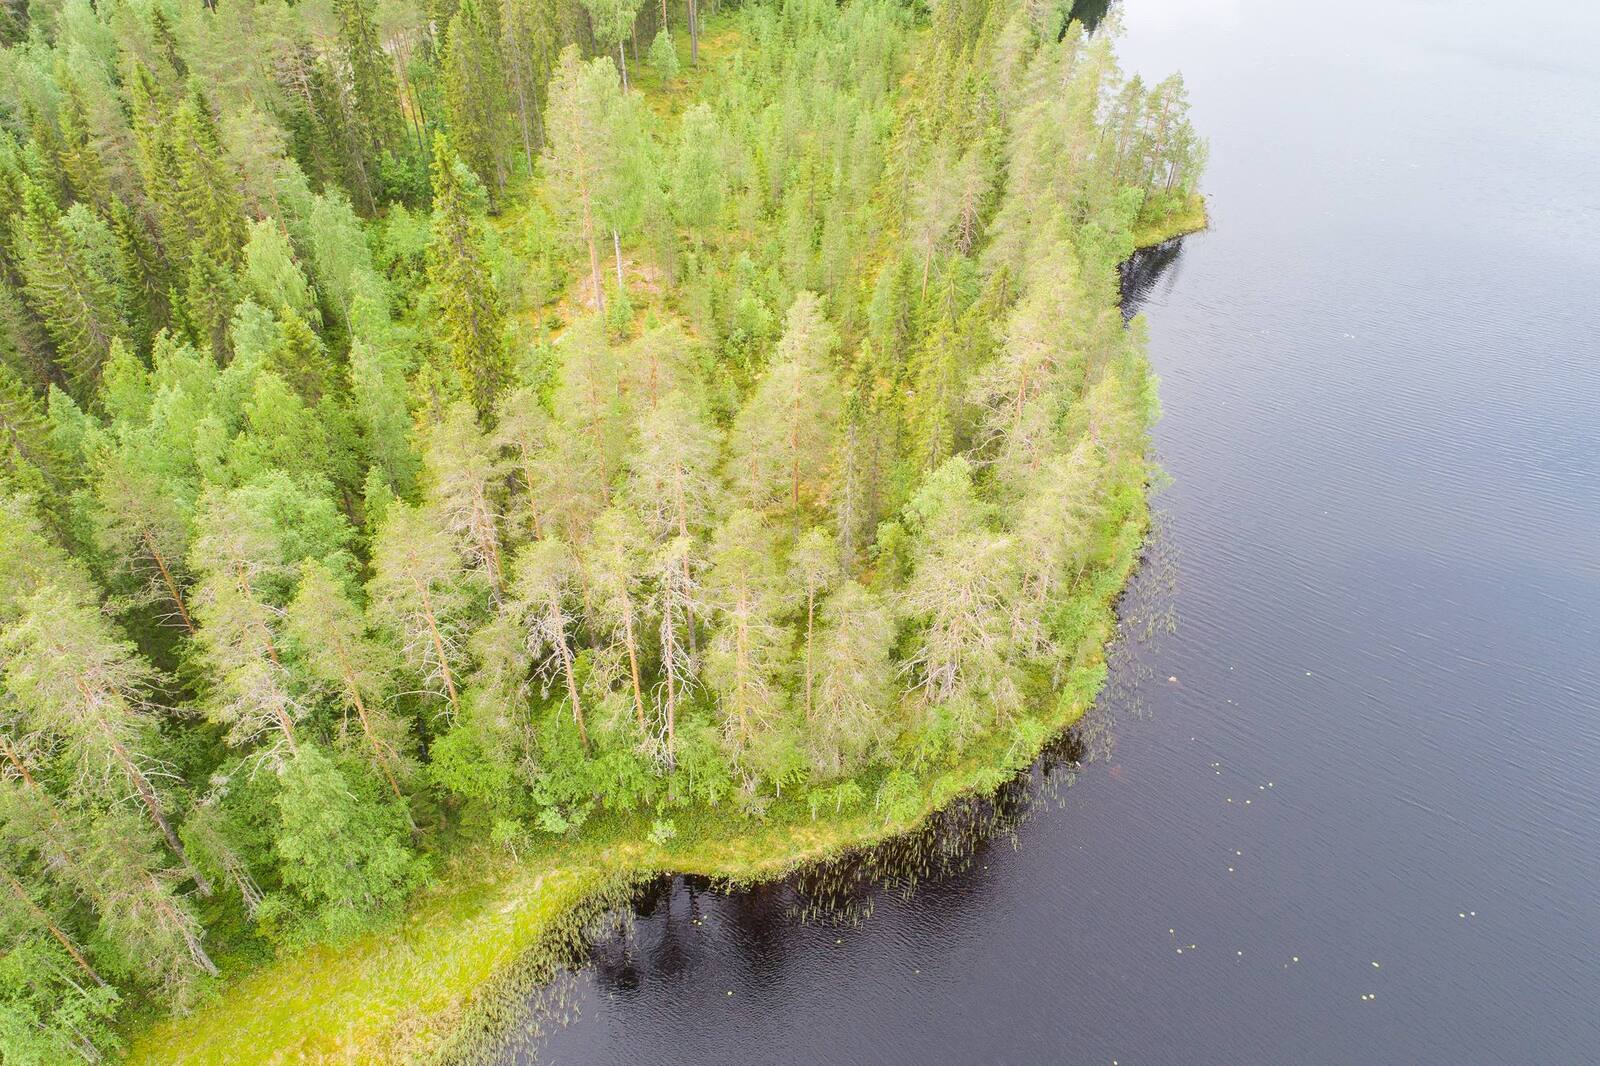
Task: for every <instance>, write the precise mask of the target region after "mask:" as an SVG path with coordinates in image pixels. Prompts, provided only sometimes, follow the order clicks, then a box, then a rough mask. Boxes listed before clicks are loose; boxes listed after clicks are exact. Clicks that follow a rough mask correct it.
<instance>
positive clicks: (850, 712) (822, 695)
mask: <svg viewBox="0 0 1600 1066" xmlns="http://www.w3.org/2000/svg"><path fill="white" fill-rule="evenodd" d="M821 617H822V625H821V628H820V629H819V630H818V631H817V633H816V637H815V642H814V644H813V642H811V641H808V642H807V655H808V661H809V663H810V670H811V672H813V673H814V674H815V677H816V683H815V690H814V694H813V698H812V700H811V701H810V703H809V710H808V713H807V715H806V745H807V748H808V750H809V751H810V753H811V759H812V763H813V765H814V766H815V767H816V768H817V770H818V771H819V772H820V773H822V774H823V775H825V776H836V775H840V774H846V773H851V772H853V771H854V770H856V769H858V768H860V767H862V766H864V765H866V764H868V763H869V762H871V761H873V760H874V759H875V758H876V757H877V756H878V755H879V754H880V753H881V752H882V751H883V749H884V746H885V745H886V744H887V743H888V741H889V738H890V736H891V735H892V732H893V720H892V718H891V715H892V713H893V710H894V699H893V694H894V681H895V673H896V669H895V663H894V659H893V651H894V638H895V625H894V616H893V614H892V613H891V612H890V611H889V608H888V607H887V606H886V605H885V604H884V603H883V601H882V600H881V599H880V598H879V597H878V596H876V595H875V594H874V593H872V592H869V591H868V590H866V589H865V588H863V587H862V586H861V585H860V584H858V583H857V582H854V581H845V582H843V583H842V584H840V585H839V586H838V588H837V589H835V590H834V591H833V592H832V593H831V594H830V595H829V596H828V598H827V599H825V600H824V601H823V602H822V609H821Z"/></svg>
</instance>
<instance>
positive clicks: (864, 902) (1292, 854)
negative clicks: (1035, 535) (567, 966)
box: [506, 0, 1600, 1066]
mask: <svg viewBox="0 0 1600 1066" xmlns="http://www.w3.org/2000/svg"><path fill="white" fill-rule="evenodd" d="M1121 17H1122V19H1123V21H1124V23H1125V27H1126V35H1125V38H1124V40H1123V42H1122V46H1121V55H1122V58H1123V61H1124V64H1125V66H1127V67H1128V68H1129V69H1131V70H1137V71H1140V72H1142V73H1144V74H1145V75H1146V76H1147V77H1151V76H1154V77H1160V76H1161V75H1163V74H1165V73H1166V72H1168V71H1170V70H1173V69H1181V70H1182V71H1183V73H1184V75H1185V78H1186V79H1187V81H1188V85H1189V89H1190V92H1191V95H1192V98H1193V102H1194V118H1195V124H1196V126H1197V127H1198V128H1199V129H1201V130H1202V131H1203V132H1204V133H1205V134H1206V135H1207V136H1208V137H1209V138H1210V142H1211V165H1210V169H1209V172H1208V175H1207V179H1206V181H1205V188H1206V191H1207V192H1208V194H1209V198H1210V203H1211V210H1212V218H1213V223H1214V224H1213V228H1212V230H1211V231H1210V232H1208V233H1205V234H1203V235H1199V236H1196V237H1193V238H1190V239H1187V240H1185V241H1183V242H1181V243H1180V244H1178V245H1175V246H1170V247H1168V248H1165V249H1161V250H1159V251H1158V252H1156V253H1152V254H1148V255H1146V256H1144V257H1142V258H1141V259H1140V260H1139V261H1138V262H1136V263H1134V264H1132V265H1131V267H1130V270H1129V276H1128V279H1127V280H1128V287H1129V290H1130V291H1129V297H1128V298H1129V301H1130V304H1131V306H1136V307H1137V308H1138V309H1139V310H1141V311H1143V312H1144V313H1145V314H1146V315H1148V317H1149V319H1150V325H1151V333H1152V343H1151V358H1152V361H1153V363H1154V365H1155V368H1156V370H1157V372H1158V373H1159V374H1160V375H1161V378H1162V383H1163V384H1162V390H1161V391H1162V398H1163V403H1164V405H1165V411H1166V414H1165V418H1164V419H1163V421H1162V422H1161V423H1160V424H1159V425H1158V426H1157V428H1156V431H1155V443H1156V448H1157V450H1158V452H1159V455H1160V457H1161V460H1162V463H1163V465H1164V466H1165V468H1166V470H1167V471H1168V472H1169V473H1170V474H1171V478H1172V481H1171V484H1170V486H1168V487H1166V488H1165V489H1164V490H1163V491H1162V492H1161V494H1160V495H1159V497H1158V498H1157V501H1156V504H1157V509H1158V511H1159V514H1160V522H1159V533H1158V536H1157V538H1156V541H1155V543H1154V544H1153V545H1152V548H1151V551H1150V553H1149V558H1148V559H1147V561H1146V565H1145V567H1144V569H1143V570H1142V571H1141V573H1140V575H1139V577H1138V579H1137V582H1136V587H1135V588H1134V590H1133V591H1132V593H1131V594H1130V596H1129V597H1128V603H1127V617H1128V620H1129V621H1128V626H1127V628H1128V629H1129V630H1130V639H1129V640H1128V641H1127V642H1126V643H1125V645H1124V646H1123V647H1122V648H1121V649H1120V650H1119V651H1118V653H1117V655H1116V657H1115V669H1114V676H1113V680H1112V683H1111V686H1110V689H1109V691H1108V693H1107V696H1106V698H1105V699H1104V700H1103V704H1104V705H1103V706H1102V707H1101V708H1100V709H1099V710H1098V711H1097V712H1096V714H1095V716H1094V721H1093V722H1091V723H1090V724H1089V725H1088V726H1087V727H1086V728H1085V729H1084V730H1083V731H1082V734H1081V735H1079V736H1077V737H1074V738H1071V739H1070V741H1069V742H1068V743H1066V744H1065V745H1063V746H1062V747H1061V750H1059V751H1058V752H1056V753H1055V758H1054V759H1053V760H1052V761H1051V767H1052V768H1044V767H1041V768H1039V769H1037V770H1036V771H1035V773H1034V775H1033V777H1032V779H1031V781H1028V782H1023V783H1019V785H1018V786H1016V787H1015V788H1013V789H1010V790H1008V791H1007V794H1006V795H1004V796H1002V797H1001V799H1000V801H998V803H997V804H996V805H994V807H995V809H993V810H991V809H990V808H989V807H988V805H978V807H977V808H973V809H968V810H965V811H962V812H957V813H956V814H954V815H952V816H951V817H950V818H949V819H947V820H946V822H945V824H944V825H943V827H942V829H941V831H940V832H939V833H938V834H935V835H934V836H932V837H930V838H928V839H927V844H928V846H927V847H925V848H923V849H922V850H920V851H918V852H917V855H916V862H915V866H916V869H917V871H918V873H919V877H918V879H917V883H916V885H915V886H914V888H915V890H914V891H911V892H909V893H908V892H907V888H908V884H907V879H906V878H905V877H903V876H892V875H895V874H896V871H895V870H894V869H893V868H892V863H889V862H885V863H882V864H880V868H879V869H875V870H870V871H867V872H865V873H862V872H860V871H852V870H845V871H841V872H840V878H839V881H838V882H837V883H835V884H832V885H830V886H829V891H828V892H825V893H820V894H819V890H818V887H817V886H815V885H807V884H803V883H802V884H786V885H777V886H768V887H764V888H760V889H755V890H751V891H745V892H737V893H732V894H722V893H717V892H713V891H709V890H707V889H706V887H705V886H703V885H691V884H687V883H684V882H682V881H681V880H680V881H678V882H674V883H672V884H668V885H664V886H659V887H658V889H657V890H656V891H655V892H653V893H649V894H647V895H646V896H645V897H641V899H640V901H639V911H640V912H641V915H642V916H641V917H639V918H638V919H637V920H636V921H635V923H634V927H633V930H632V932H631V934H630V935H628V936H626V937H624V936H615V937H611V938H608V939H605V940H602V942H601V943H600V944H599V945H598V946H597V948H596V950H595V954H594V958H593V959H592V960H591V961H590V962H589V963H588V964H587V965H586V966H584V967H583V968H581V969H580V970H579V971H577V972H576V973H575V974H574V975H572V976H570V977H569V978H567V979H566V981H565V982H564V983H562V984H560V985H559V986H558V991H559V993H560V995H559V996H558V997H557V1000H558V1006H557V1013H558V1014H562V1015H564V1014H568V1013H570V1014H572V1015H573V1017H572V1018H571V1020H570V1021H569V1022H567V1023H566V1024H556V1025H550V1026H548V1027H547V1028H548V1029H549V1031H548V1032H547V1033H546V1034H545V1035H543V1036H542V1037H540V1038H537V1039H532V1038H530V1039H527V1040H523V1041H518V1042H516V1044H517V1046H515V1047H514V1048H511V1049H509V1050H508V1051H507V1053H506V1057H507V1059H508V1060H510V1061H521V1060H527V1061H534V1058H535V1056H537V1060H538V1061H547V1062H557V1063H574V1064H611V1063H615V1064H636V1063H685V1064H688V1063H695V1064H720V1063H729V1064H733V1063H738V1064H752V1063H857V1062H869V1063H906V1064H913V1063H915V1064H928V1063H977V1062H985V1063H1044V1062H1050V1063H1057V1062H1068V1063H1098V1064H1111V1063H1116V1064H1119V1066H1129V1064H1140V1063H1161V1064H1167V1063H1194V1064H1206V1063H1297V1064H1313V1063H1406V1064H1411V1063H1429V1064H1432V1063H1437V1064H1466V1063H1484V1064H1490V1063H1494V1064H1499V1063H1505V1062H1547V1063H1577V1062H1586V1061H1595V1060H1596V1057H1597V1056H1600V299H1597V296H1600V291H1597V290H1600V61H1597V60H1596V59H1595V58H1594V57H1595V56H1596V55H1597V54H1600V9H1597V8H1595V7H1594V6H1591V5H1590V4H1587V3H1581V2H1577V0H1569V2H1556V0H1530V2H1528V3H1524V4H1519V5H1503V4H1498V3H1488V2H1483V0H1451V2H1443V0H1440V2H1433V3H1428V2H1419V0H1386V2H1382V3H1378V2H1374V0H1355V2H1351V3H1343V4H1338V5H1329V4H1326V3H1314V2H1311V0H1271V2H1266V0H1259V2H1258V0H1129V2H1128V3H1127V4H1125V5H1122V6H1121ZM1169 617H1170V618H1171V619H1172V620H1173V621H1175V626H1173V627H1171V628H1170V631H1169V627H1168V626H1167V625H1166V624H1165V622H1166V620H1167V619H1168V618H1169ZM1080 759H1081V760H1084V764H1083V766H1082V768H1081V771H1080V772H1078V773H1076V774H1074V773H1072V771H1071V767H1072V763H1073V761H1074V760H1080ZM1069 781H1071V787H1065V786H1066V785H1067V784H1068V782H1069ZM980 808H981V809H980ZM880 875H890V876H887V880H888V882H889V883H887V884H881V882H882V881H883V880H884V879H885V877H884V876H880ZM808 908H809V909H810V910H812V911H817V912H820V913H812V914H810V915H807V914H806V913H805V912H806V911H807V910H808Z"/></svg>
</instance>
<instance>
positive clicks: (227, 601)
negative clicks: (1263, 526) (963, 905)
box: [0, 0, 1205, 1066]
mask: <svg viewBox="0 0 1600 1066" xmlns="http://www.w3.org/2000/svg"><path fill="white" fill-rule="evenodd" d="M1070 8H1071V5H1070V4H1068V5H1065V6H1062V5H1053V6H1052V5H1033V4H1027V5H1022V4H1014V3H1011V2H1008V0H943V2H941V3H939V4H936V5H934V6H933V7H932V8H931V9H928V8H924V7H922V6H920V5H916V4H910V5H908V4H905V3H902V2H900V0H850V2H847V3H844V4H842V5H836V4H834V3H832V2H830V0H781V2H777V0H751V2H749V3H744V4H740V5H716V4H713V5H710V6H709V10H706V11H700V10H698V8H697V5H696V4H695V2H694V0H690V3H689V7H688V9H687V11H686V12H683V13H681V14H682V16H683V22H682V23H681V25H682V27H683V29H684V31H685V33H684V36H685V37H686V38H687V40H686V41H685V40H683V39H677V38H675V37H674V35H673V29H672V27H673V25H674V19H675V18H676V16H674V15H671V13H669V11H668V8H667V6H666V5H662V7H661V8H660V14H659V16H658V15H657V13H656V9H655V8H654V7H653V6H651V5H642V4H641V3H640V2H639V0H581V2H580V0H504V2H503V3H502V2H500V0H459V3H455V2H450V0H443V2H441V3H439V4H434V3H428V4H419V3H415V2H414V0H395V2H394V3H392V4H391V5H390V6H389V7H388V8H383V9H380V8H378V7H375V6H374V5H372V4H371V3H369V2H368V0H336V2H335V3H334V5H333V8H332V10H331V11H328V10H324V9H322V8H316V7H313V6H311V5H291V4H288V3H285V2H283V0H259V3H258V4H256V5H255V6H250V5H244V4H229V3H224V4H222V5H220V6H209V5H201V6H198V7H189V6H180V5H174V4H169V3H167V2H166V0H128V2H127V3H126V5H122V4H114V3H111V2H109V0H102V2H101V3H98V4H94V5H91V4H90V3H89V2H88V0H63V3H62V4H61V5H60V9H59V10H55V9H54V8H47V7H45V6H43V5H38V6H35V7H30V8H27V9H24V10H23V12H22V16H21V17H20V20H19V19H13V20H11V21H3V20H0V42H3V44H4V45H5V47H4V50H3V51H0V428H3V429H4V430H5V433H4V434H3V435H0V563H3V564H4V570H5V572H6V574H7V577H8V581H7V583H6V584H5V586H4V587H0V868H3V869H4V870H5V871H6V882H5V884H4V885H0V889H4V891H0V943H3V945H4V950H3V952H0V1064H3V1066H33V1064H42V1063H53V1062H58V1061H63V1060H65V1059H81V1060H84V1061H89V1062H96V1061H101V1060H103V1059H105V1058H108V1057H109V1058H116V1057H121V1056H124V1055H126V1056H127V1057H128V1058H129V1059H130V1060H131V1061H135V1062H188V1063H206V1062H217V1063H223V1062H227V1063H232V1062H240V1061H258V1060H273V1061H286V1060H318V1059H339V1060H354V1061H441V1062H443V1061H458V1060H465V1059H471V1058H475V1057H481V1056H486V1055H490V1054H492V1053H493V1051H494V1047H495V1042H494V1034H495V1033H496V1032H497V1031H498V1030H500V1029H502V1028H503V1027H504V1026H505V1025H506V1024H507V1023H508V1022H510V1021H512V1020H514V1019H515V1018H516V1017H517V1006H518V1004H519V1003H520V1002H521V1000H522V998H523V997H524V996H525V994H526V993H527V990H528V989H529V987H530V984H536V983H537V982H538V981H539V980H541V979H542V978H543V977H545V976H547V975H548V974H549V972H550V969H551V967H552V966H554V965H556V964H558V963H559V962H561V961H563V960H566V959H568V958H570V957H571V953H572V951H574V950H576V949H577V948H579V947H580V946H581V941H582V937H583V931H584V930H585V928H586V927H587V926H588V925H589V922H590V920H591V919H592V918H594V917H595V916H597V915H599V914H603V913H605V912H606V911H608V910H609V909H611V908H613V907H615V906H617V905H618V904H619V903H620V902H621V901H622V900H624V899H626V897H627V894H628V893H629V891H630V889H631V888H632V886H635V885H637V884H638V883H639V882H640V881H641V880H642V879H647V878H652V877H655V876H658V875H660V874H662V873H685V874H693V875H700V876H704V877H709V878H713V879H715V880H717V881H719V882H723V883H729V884H747V883H753V882H757V881H763V880H767V879H771V878H777V877H782V876H786V875H789V874H793V873H795V872H796V871H800V870H807V869H812V868H815V867H816V865H817V864H819V863H823V862H825V861H827V860H830V859H835V858H837V857H839V856H841V855H844V854H850V853H857V852H860V851H861V850H862V849H870V848H873V847H874V846H875V845H881V844H883V843H884V842H886V841H891V840H899V839H905V834H908V833H911V832H912V831H913V830H915V829H916V827H918V826H920V825H923V824H924V823H926V822H927V821H928V820H929V819H930V818H931V817H932V816H933V815H934V814H935V812H939V811H947V810H950V809H951V808H952V805H953V804H956V803H957V801H958V800H960V799H961V798H962V797H970V796H977V795H985V794H988V793H992V792H994V791H995V790H996V789H998V788H1000V787H1001V786H1003V785H1004V784H1005V783H1006V782H1007V781H1009V780H1012V779H1014V777H1015V775H1016V774H1017V773H1018V772H1019V771H1022V770H1024V769H1025V768H1027V767H1028V766H1030V765H1031V764H1032V763H1033V762H1034V761H1035V759H1036V758H1037V757H1038V755H1039V753H1040V752H1041V750H1044V749H1045V747H1046V746H1047V745H1048V744H1049V743H1050V741H1051V739H1052V738H1053V737H1056V736H1058V735H1059V734H1060V733H1061V732H1062V731H1063V730H1065V729H1067V728H1069V727H1070V726H1071V725H1072V724H1073V723H1074V722H1076V721H1077V720H1078V719H1079V717H1080V716H1081V715H1082V714H1083V713H1084V711H1085V709H1086V708H1088V707H1089V706H1090V704H1091V703H1092V702H1093V700H1094V699H1095V696H1096V693H1097V692H1098V691H1099V689H1100V687H1101V685H1102V684H1103V682H1104V680H1105V677H1106V667H1105V654H1106V645H1107V642H1108V640H1109V639H1110V638H1111V635H1112V633H1113V630H1114V628H1115V624H1116V618H1115V604H1116V600H1117V597H1118V596H1119V594H1120V593H1121V590H1122V589H1123V587H1124V585H1125V583H1126V581H1127V579H1128V576H1129V574H1130V573H1131V572H1132V570H1133V568H1134V567H1135V565H1136V564H1137V560H1138V557H1139V553H1140V550H1141V545H1142V544H1143V540H1144V535H1145V532H1146V529H1147V526H1148V507H1147V502H1146V490H1147V486H1148V483H1149V480H1150V478H1151V475H1152V467H1151V465H1150V463H1149V460H1148V457H1147V443H1148V435H1147V430H1148V427H1149V424H1150V422H1151V421H1152V420H1153V419H1154V418H1155V417H1156V414H1157V399H1156V389H1155V381H1154V378H1153V377H1152V375H1151V374H1150V372H1149V368H1148V365H1147V363H1146V361H1145V358H1144V324H1143V321H1142V320H1141V319H1138V318H1135V319H1133V320H1132V321H1131V322H1125V321H1124V319H1123V317H1122V315H1121V313H1120V308H1119V306H1118V287H1117V276H1118V275H1117V269H1118V264H1119V263H1121V262H1123V261H1124V260H1126V259H1127V257H1128V256H1129V255H1131V254H1132V252H1133V251H1134V250H1135V248H1137V247H1139V246H1141V245H1143V244H1153V243H1158V242H1160V241H1162V240H1166V239H1168V238H1170V237H1171V236H1174V235H1176V234H1178V233H1181V232H1185V231H1188V230H1192V229H1194V228H1197V227H1199V226H1203V225H1204V220H1205V216H1204V205H1203V202H1202V201H1201V200H1200V198H1199V196H1198V194H1197V192H1196V190H1195V184H1196V181H1197V177H1198V174H1199V172H1200V169H1201V167H1202V165H1203V161H1204V154H1205V150H1204V145H1203V143H1202V142H1200V141H1199V140H1198V139H1197V138H1196V137H1195V135H1194V133H1193V131H1192V129H1191V128H1190V126H1189V124H1188V122H1187V119H1186V110H1187V104H1186V100H1185V95H1184V90H1183V87H1182V83H1181V80H1179V79H1177V78H1176V77H1174V78H1169V79H1167V80H1165V81H1162V82H1160V83H1158V84H1155V85H1150V86H1147V85H1145V84H1144V83H1143V82H1142V81H1141V80H1140V79H1139V78H1137V77H1135V78H1127V79H1125V78H1124V77H1123V76H1122V74H1121V72H1120V71H1119V69H1118V68H1117V65H1116V62H1115V59H1114V56H1113V53H1112V41H1113V38H1114V35H1115V26H1114V20H1112V24H1110V25H1108V26H1107V27H1105V28H1104V29H1103V30H1102V31H1101V32H1099V33H1097V34H1096V35H1094V36H1093V37H1091V36H1089V35H1087V34H1086V33H1085V32H1084V30H1083V29H1082V27H1081V26H1079V25H1077V24H1076V23H1073V22H1072V21H1071V20H1070V19H1069V18H1068V12H1069V11H1070ZM641 39H642V41H643V42H644V43H646V44H648V48H646V47H644V46H643V44H642V43H641ZM652 41H653V43H649V42H652ZM867 854H872V852H867Z"/></svg>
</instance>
